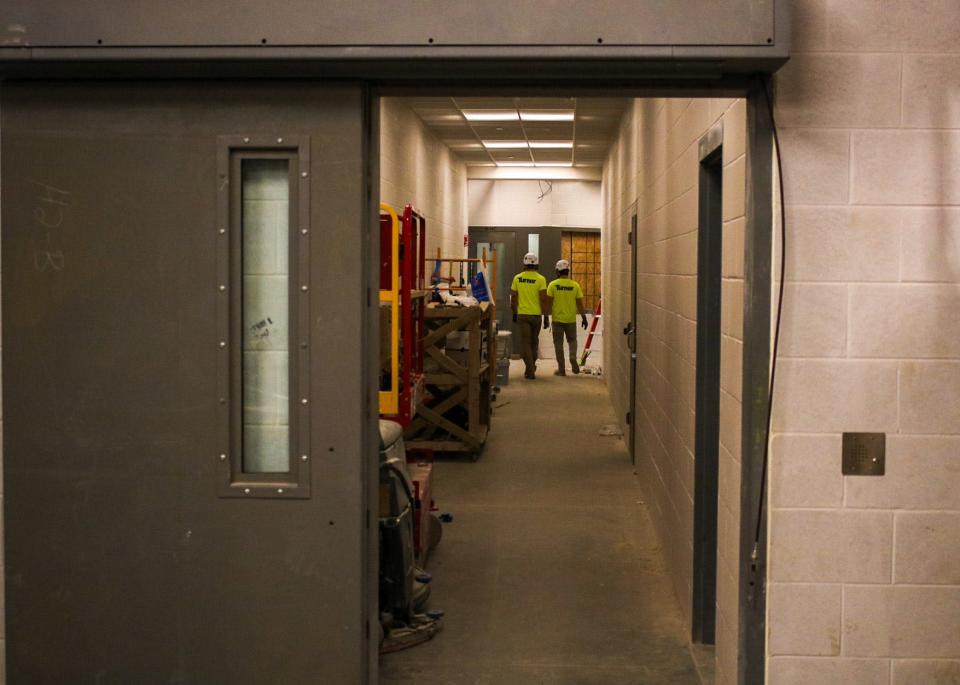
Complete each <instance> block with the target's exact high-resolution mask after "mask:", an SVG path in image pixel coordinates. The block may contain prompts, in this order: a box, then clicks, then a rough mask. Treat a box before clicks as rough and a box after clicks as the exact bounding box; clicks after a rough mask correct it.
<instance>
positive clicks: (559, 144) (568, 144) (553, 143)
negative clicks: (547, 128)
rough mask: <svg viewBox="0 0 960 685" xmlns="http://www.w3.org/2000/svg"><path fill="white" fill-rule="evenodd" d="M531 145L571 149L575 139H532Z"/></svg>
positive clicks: (548, 148)
mask: <svg viewBox="0 0 960 685" xmlns="http://www.w3.org/2000/svg"><path fill="white" fill-rule="evenodd" d="M530 147H532V148H538V149H542V150H569V149H570V148H572V147H573V141H572V140H568V141H563V140H531V141H530Z"/></svg>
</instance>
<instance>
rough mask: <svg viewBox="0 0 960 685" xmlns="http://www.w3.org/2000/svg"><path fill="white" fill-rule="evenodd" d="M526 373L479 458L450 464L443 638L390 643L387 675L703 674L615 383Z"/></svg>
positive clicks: (473, 679)
mask: <svg viewBox="0 0 960 685" xmlns="http://www.w3.org/2000/svg"><path fill="white" fill-rule="evenodd" d="M541 367H542V368H541V370H540V371H539V373H538V378H537V380H536V381H525V380H523V379H522V378H521V376H522V363H520V362H517V361H515V362H513V365H512V368H511V378H510V383H509V385H508V386H507V387H505V388H503V391H502V392H501V393H500V396H499V399H498V401H497V402H496V403H495V405H496V406H497V408H496V410H495V416H494V427H493V430H492V431H491V433H490V437H489V440H488V443H487V446H486V449H485V450H484V452H483V454H482V455H481V457H480V460H479V461H478V462H476V463H473V462H470V461H469V460H462V461H459V460H444V461H440V462H439V463H438V464H437V466H436V475H435V478H436V481H435V484H434V492H435V495H436V499H437V505H438V506H439V507H440V510H441V511H448V512H451V513H452V514H453V515H454V522H453V523H451V524H447V525H445V526H444V533H443V540H442V541H441V543H440V545H439V547H438V548H437V549H436V550H435V552H434V554H433V556H432V557H431V559H430V561H429V564H428V570H429V571H430V572H431V573H432V574H433V576H434V579H435V580H434V586H433V596H432V599H431V606H432V607H436V608H442V609H443V610H444V611H445V612H446V618H445V619H444V624H445V625H444V629H443V631H442V632H441V633H440V634H439V635H437V637H436V638H434V640H433V641H431V642H430V643H427V644H424V645H420V646H418V647H414V648H412V649H409V650H406V651H404V652H399V653H395V654H390V655H386V656H384V657H383V659H382V662H381V683H384V684H385V685H406V684H410V685H441V684H442V685H459V684H467V683H469V684H481V683H482V684H488V683H489V684H491V685H493V684H496V685H513V684H517V685H524V684H527V683H531V684H540V683H547V684H550V685H567V684H569V685H574V684H576V685H593V684H596V685H660V684H663V685H667V684H669V685H700V682H701V680H700V678H699V677H698V675H697V670H696V667H695V665H694V661H693V658H692V657H691V653H690V650H689V647H688V640H687V636H686V634H685V630H684V628H683V622H682V620H681V617H680V615H679V611H678V608H677V605H676V602H675V601H674V598H673V594H672V591H671V588H670V583H669V580H668V578H667V577H666V575H665V573H664V568H663V564H662V561H661V551H660V547H659V543H658V542H657V538H656V534H655V532H654V529H653V525H652V523H651V522H650V518H649V516H648V515H647V512H646V509H645V506H644V503H643V501H642V499H643V498H642V496H641V495H640V489H639V487H638V485H637V483H636V478H635V476H634V475H633V470H632V468H631V466H630V462H629V458H628V456H627V450H626V447H625V445H624V442H623V441H622V440H621V439H620V438H618V437H601V436H600V435H599V431H600V429H601V428H602V427H603V426H605V425H609V424H613V423H615V419H614V416H613V412H612V408H611V405H610V402H609V399H608V397H607V391H606V386H605V385H604V384H603V381H601V380H599V379H597V378H595V377H590V376H572V375H570V376H567V377H565V378H560V377H556V376H554V375H553V371H554V370H555V369H556V365H555V363H553V362H541Z"/></svg>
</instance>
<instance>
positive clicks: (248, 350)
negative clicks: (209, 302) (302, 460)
mask: <svg viewBox="0 0 960 685" xmlns="http://www.w3.org/2000/svg"><path fill="white" fill-rule="evenodd" d="M241 183H242V188H241V208H240V210H241V217H242V220H241V231H242V234H241V240H240V246H241V249H240V260H241V266H240V274H241V287H242V294H241V298H240V309H241V316H240V325H241V340H242V349H241V353H240V356H241V360H240V361H241V367H242V370H241V378H242V393H241V394H242V410H241V421H242V441H243V442H242V460H243V462H242V463H243V471H244V472H245V473H287V472H289V471H290V447H291V444H290V435H291V434H290V345H289V343H290V339H289V331H290V160H289V159H276V158H274V159H257V158H246V159H243V160H242V161H241Z"/></svg>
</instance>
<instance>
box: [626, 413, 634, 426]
mask: <svg viewBox="0 0 960 685" xmlns="http://www.w3.org/2000/svg"><path fill="white" fill-rule="evenodd" d="M632 413H633V412H629V411H628V412H627V417H626V418H627V425H628V426H629V425H630V422H631V421H632V420H633V416H632Z"/></svg>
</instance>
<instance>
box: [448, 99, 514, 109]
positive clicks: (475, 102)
mask: <svg viewBox="0 0 960 685" xmlns="http://www.w3.org/2000/svg"><path fill="white" fill-rule="evenodd" d="M453 101H454V102H456V104H457V106H458V107H459V108H460V109H516V104H515V103H514V98H496V97H492V98H453Z"/></svg>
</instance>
